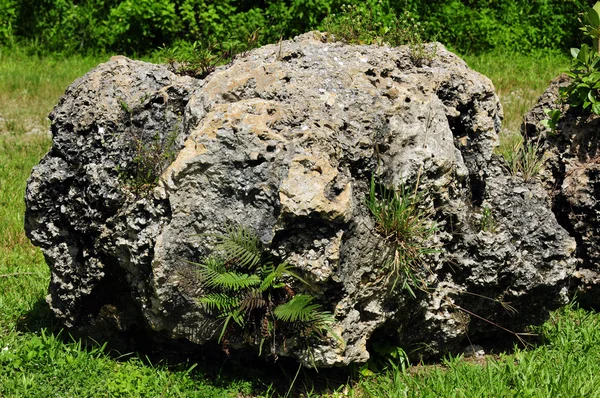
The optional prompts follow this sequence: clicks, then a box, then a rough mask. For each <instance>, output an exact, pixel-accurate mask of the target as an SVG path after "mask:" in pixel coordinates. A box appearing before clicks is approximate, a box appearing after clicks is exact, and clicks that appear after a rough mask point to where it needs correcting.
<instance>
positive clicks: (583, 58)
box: [577, 44, 590, 65]
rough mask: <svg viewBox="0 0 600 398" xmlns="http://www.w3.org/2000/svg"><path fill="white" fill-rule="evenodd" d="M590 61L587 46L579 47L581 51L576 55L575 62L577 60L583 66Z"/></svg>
mask: <svg viewBox="0 0 600 398" xmlns="http://www.w3.org/2000/svg"><path fill="white" fill-rule="evenodd" d="M589 59H590V47H589V46H588V45H587V44H582V45H581V50H580V51H579V53H577V60H579V61H580V62H581V63H583V64H584V65H587V64H588V61H589Z"/></svg>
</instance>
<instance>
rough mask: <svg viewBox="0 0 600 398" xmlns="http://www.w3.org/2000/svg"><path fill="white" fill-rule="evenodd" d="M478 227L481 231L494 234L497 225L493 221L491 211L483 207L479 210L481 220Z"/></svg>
mask: <svg viewBox="0 0 600 398" xmlns="http://www.w3.org/2000/svg"><path fill="white" fill-rule="evenodd" d="M479 227H480V228H481V230H482V231H486V232H496V228H497V224H496V220H494V215H493V214H492V209H490V208H489V207H487V206H484V207H483V208H482V209H481V219H480V220H479Z"/></svg>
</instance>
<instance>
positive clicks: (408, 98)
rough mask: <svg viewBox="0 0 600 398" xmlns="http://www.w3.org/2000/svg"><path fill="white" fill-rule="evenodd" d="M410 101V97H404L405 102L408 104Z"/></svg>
mask: <svg viewBox="0 0 600 398" xmlns="http://www.w3.org/2000/svg"><path fill="white" fill-rule="evenodd" d="M410 101H412V100H411V99H410V97H406V98H405V99H404V102H406V103H407V104H409V103H410Z"/></svg>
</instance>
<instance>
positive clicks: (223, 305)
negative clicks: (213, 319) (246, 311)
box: [198, 293, 240, 313]
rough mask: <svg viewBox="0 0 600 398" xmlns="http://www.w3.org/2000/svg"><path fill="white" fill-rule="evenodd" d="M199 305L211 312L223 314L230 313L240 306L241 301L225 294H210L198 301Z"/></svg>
mask: <svg viewBox="0 0 600 398" xmlns="http://www.w3.org/2000/svg"><path fill="white" fill-rule="evenodd" d="M198 304H200V305H201V306H203V307H204V308H207V309H209V310H215V309H216V310H218V311H219V312H221V313H225V312H229V311H230V310H231V309H232V308H235V307H237V306H239V304H240V300H239V299H238V298H236V297H231V296H228V295H227V294H224V293H209V294H207V295H206V296H203V297H200V298H199V299H198Z"/></svg>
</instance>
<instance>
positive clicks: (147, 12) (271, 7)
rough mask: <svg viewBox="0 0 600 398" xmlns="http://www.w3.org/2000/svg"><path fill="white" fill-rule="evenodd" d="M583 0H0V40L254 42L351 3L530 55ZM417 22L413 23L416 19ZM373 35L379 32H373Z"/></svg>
mask: <svg viewBox="0 0 600 398" xmlns="http://www.w3.org/2000/svg"><path fill="white" fill-rule="evenodd" d="M587 3H588V1H587V0H534V1H530V0H510V1H509V0H502V1H492V0H469V1H464V0H439V1H433V0H427V1H421V0H405V1H398V2H389V0H382V1H376V0H368V1H359V0H270V1H266V2H250V1H248V0H215V1H208V0H157V1H153V0H140V1H134V0H0V43H12V42H18V41H25V42H27V43H30V44H33V46H34V47H35V48H36V50H37V51H39V52H42V53H45V52H49V51H50V52H57V51H58V52H66V53H74V52H79V53H81V52H90V51H91V52H103V51H120V52H127V53H129V54H145V53H149V52H152V51H153V50H154V49H156V48H158V47H161V46H167V47H170V46H172V45H179V44H178V43H180V42H182V41H185V42H189V43H192V42H194V41H200V42H203V43H206V42H208V41H214V42H217V43H229V44H227V46H230V45H233V46H236V45H237V44H239V43H243V42H244V38H245V37H248V36H249V35H251V34H252V32H254V31H256V30H257V29H259V30H260V32H261V40H260V44H266V43H273V42H276V41H277V40H279V38H281V37H283V38H290V37H292V36H294V35H297V34H300V33H303V32H306V31H309V30H311V29H315V28H318V27H322V26H323V20H324V19H325V18H326V17H328V16H330V18H334V19H335V17H334V16H333V14H337V13H338V11H339V10H341V9H342V5H344V4H348V5H350V6H355V7H356V8H357V9H358V10H363V11H365V17H369V16H368V14H369V12H371V11H369V10H372V12H373V16H372V19H373V20H374V22H376V23H381V25H380V26H377V27H375V30H376V31H379V30H380V28H381V26H387V27H390V28H391V27H393V23H392V21H393V19H394V18H396V17H395V16H399V17H398V19H399V20H400V21H402V20H403V18H404V17H403V16H404V15H405V12H409V13H410V15H411V17H413V18H415V24H414V26H418V27H419V29H420V30H421V29H422V31H419V36H420V37H421V38H422V39H423V40H430V39H432V38H437V39H438V40H440V41H441V42H442V43H444V44H446V45H448V46H450V47H452V48H454V49H455V50H458V51H460V52H462V53H479V52H484V51H489V50H493V49H495V48H507V49H509V50H510V51H513V52H529V51H531V50H533V49H540V48H544V49H547V48H555V49H556V48H558V49H564V48H568V47H569V46H571V45H573V44H574V43H575V42H576V41H577V35H578V32H577V28H576V18H577V16H576V15H577V12H578V11H580V10H582V9H584V8H585V7H587V6H588V4H587ZM417 23H420V24H421V25H417ZM377 35H381V33H377V34H376V36H377Z"/></svg>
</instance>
